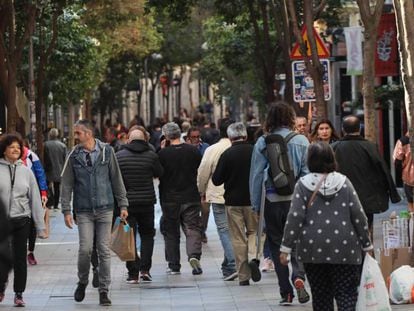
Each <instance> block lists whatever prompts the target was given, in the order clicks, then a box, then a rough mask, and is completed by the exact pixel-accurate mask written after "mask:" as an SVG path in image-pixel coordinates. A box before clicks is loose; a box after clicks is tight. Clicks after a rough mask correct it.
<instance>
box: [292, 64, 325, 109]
mask: <svg viewBox="0 0 414 311" xmlns="http://www.w3.org/2000/svg"><path fill="white" fill-rule="evenodd" d="M320 62H321V64H322V66H323V76H322V83H323V90H324V94H325V100H330V99H331V82H330V70H329V60H327V59H321V60H320ZM292 78H293V100H294V101H295V102H297V103H300V102H312V101H316V95H315V87H314V82H313V79H312V77H311V75H310V74H309V72H308V70H307V69H306V65H305V62H304V61H301V60H299V61H294V62H292Z"/></svg>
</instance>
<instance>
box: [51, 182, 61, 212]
mask: <svg viewBox="0 0 414 311" xmlns="http://www.w3.org/2000/svg"><path fill="white" fill-rule="evenodd" d="M59 198H60V182H56V181H54V182H53V208H58V205H59Z"/></svg>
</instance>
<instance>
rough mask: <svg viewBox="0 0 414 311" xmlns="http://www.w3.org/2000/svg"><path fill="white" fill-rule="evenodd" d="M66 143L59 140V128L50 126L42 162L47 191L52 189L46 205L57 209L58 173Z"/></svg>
mask: <svg viewBox="0 0 414 311" xmlns="http://www.w3.org/2000/svg"><path fill="white" fill-rule="evenodd" d="M66 153H67V149H66V145H65V144H64V143H62V142H61V141H60V140H59V130H58V129H57V128H52V129H50V131H49V140H48V141H46V142H45V148H44V161H45V162H44V163H45V173H46V179H47V183H48V188H49V191H52V193H53V196H52V200H49V202H48V206H52V205H53V208H54V209H55V210H56V209H58V204H59V197H60V191H59V188H60V173H61V172H62V169H63V163H65V158H66Z"/></svg>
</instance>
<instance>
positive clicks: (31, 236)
mask: <svg viewBox="0 0 414 311" xmlns="http://www.w3.org/2000/svg"><path fill="white" fill-rule="evenodd" d="M36 238H37V230H36V226H35V223H34V221H33V219H30V231H29V247H28V250H29V252H34V249H35V245H36Z"/></svg>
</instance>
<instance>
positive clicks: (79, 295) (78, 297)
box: [73, 283, 87, 302]
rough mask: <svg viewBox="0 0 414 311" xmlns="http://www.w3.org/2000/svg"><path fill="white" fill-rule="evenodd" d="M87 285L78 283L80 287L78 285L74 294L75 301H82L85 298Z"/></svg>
mask: <svg viewBox="0 0 414 311" xmlns="http://www.w3.org/2000/svg"><path fill="white" fill-rule="evenodd" d="M86 286H87V284H82V283H78V287H76V290H75V294H74V295H73V296H74V298H75V301H77V302H81V301H82V300H83V299H85V290H86Z"/></svg>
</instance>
